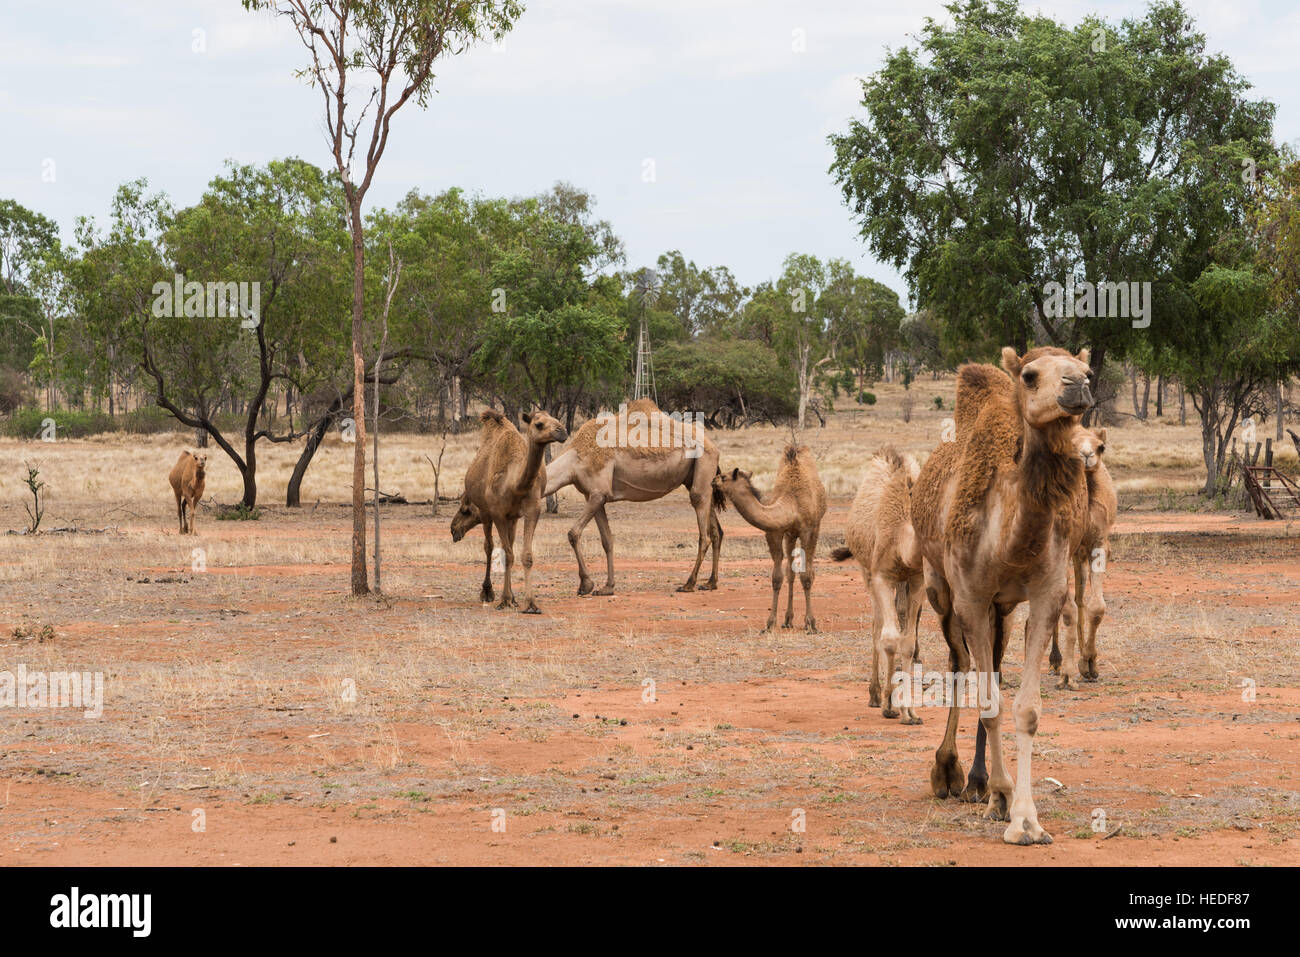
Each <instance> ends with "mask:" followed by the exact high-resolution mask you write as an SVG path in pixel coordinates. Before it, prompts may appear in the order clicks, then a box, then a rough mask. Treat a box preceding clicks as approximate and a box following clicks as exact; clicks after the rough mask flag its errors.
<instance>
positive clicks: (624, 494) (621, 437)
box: [545, 399, 726, 595]
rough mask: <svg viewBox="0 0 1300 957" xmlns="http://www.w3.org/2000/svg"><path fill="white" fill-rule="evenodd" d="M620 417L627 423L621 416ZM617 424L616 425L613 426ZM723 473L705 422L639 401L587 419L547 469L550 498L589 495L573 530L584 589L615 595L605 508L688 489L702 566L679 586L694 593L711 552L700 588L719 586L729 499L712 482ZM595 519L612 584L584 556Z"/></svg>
mask: <svg viewBox="0 0 1300 957" xmlns="http://www.w3.org/2000/svg"><path fill="white" fill-rule="evenodd" d="M620 419H621V421H620ZM611 424H613V426H614V427H613V428H611V427H610V426H611ZM717 473H718V450H717V447H716V446H714V444H713V443H712V442H711V441H709V438H708V436H707V435H705V434H704V427H703V426H702V425H700V424H699V423H698V422H682V421H680V420H677V419H674V418H672V417H671V416H668V415H665V414H664V413H663V412H661V411H660V410H659V408H658V407H657V406H656V405H655V404H654V403H653V402H652V401H650V400H649V399H636V400H634V401H633V402H632V403H631V404H630V405H629V406H628V407H627V409H626V413H624V412H623V411H622V410H620V413H619V416H617V417H615V416H613V415H611V414H609V413H603V414H602V415H601V416H597V417H596V418H594V419H589V420H588V421H586V422H584V423H583V424H582V426H581V427H580V428H579V429H578V431H577V432H575V433H574V434H573V441H572V442H570V443H569V446H568V448H566V449H565V450H564V451H563V452H561V453H560V454H559V455H558V456H556V458H555V460H554V461H552V462H551V463H550V465H548V466H547V467H546V475H547V482H546V490H545V494H546V495H554V494H555V493H556V492H558V491H559V490H560V489H562V488H564V487H565V486H566V485H572V486H573V487H574V488H576V489H577V490H578V491H579V492H580V493H582V495H583V496H584V497H585V498H586V500H587V503H586V507H585V508H584V509H583V511H582V515H581V516H579V518H578V521H577V522H576V523H575V524H574V526H573V528H571V529H569V545H570V547H572V548H573V554H574V557H575V558H577V560H578V594H579V595H612V594H614V536H613V533H612V532H611V531H610V527H609V517H608V516H607V515H606V514H605V506H606V505H607V504H609V503H610V502H652V501H654V500H655V499H657V498H663V497H664V496H665V495H667V494H668V493H669V492H671V491H673V490H674V489H676V488H680V487H682V486H685V487H686V490H687V491H688V492H689V493H690V499H691V507H692V508H693V509H695V520H696V523H697V525H698V527H699V538H698V541H697V545H696V550H695V566H694V567H693V568H692V569H691V574H690V577H689V578H687V579H686V583H685V584H684V585H682V586H681V587H680V588H678V589H677V590H678V591H683V592H689V591H695V587H696V586H695V582H696V578H697V576H698V575H699V573H700V565H701V564H703V562H704V555H705V552H706V551H707V550H708V549H709V548H712V550H713V570H712V572H711V573H710V575H709V580H708V581H707V582H705V583H704V584H703V585H700V586H699V587H700V589H701V590H703V591H712V590H713V589H715V588H717V587H718V558H719V553H720V551H721V549H722V525H721V523H719V521H718V516H717V512H718V511H719V510H721V509H723V508H726V500H725V499H724V498H722V496H721V495H720V494H718V493H717V492H716V491H713V490H711V489H710V487H709V483H710V482H711V481H712V480H713V476H714V475H716V474H717ZM593 518H594V519H595V520H596V527H597V528H598V529H599V530H600V544H601V546H602V547H603V548H604V550H605V584H604V585H603V586H602V587H601V588H594V585H593V583H592V580H591V576H590V575H589V574H587V563H586V562H585V561H583V558H582V546H581V540H582V532H583V529H585V528H586V527H587V523H588V522H590V521H591V520H592V519H593Z"/></svg>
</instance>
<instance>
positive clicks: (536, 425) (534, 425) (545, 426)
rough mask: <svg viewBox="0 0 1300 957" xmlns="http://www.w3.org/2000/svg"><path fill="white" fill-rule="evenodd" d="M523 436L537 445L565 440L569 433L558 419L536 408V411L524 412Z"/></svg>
mask: <svg viewBox="0 0 1300 957" xmlns="http://www.w3.org/2000/svg"><path fill="white" fill-rule="evenodd" d="M523 432H524V438H526V439H528V441H529V442H535V443H537V444H538V445H546V444H547V443H548V442H567V441H568V440H569V433H568V432H566V431H565V429H564V426H562V425H561V424H560V420H559V419H557V418H555V417H554V416H551V415H547V414H546V413H545V412H543V411H541V410H540V409H538V410H537V411H536V412H525V413H524V429H523Z"/></svg>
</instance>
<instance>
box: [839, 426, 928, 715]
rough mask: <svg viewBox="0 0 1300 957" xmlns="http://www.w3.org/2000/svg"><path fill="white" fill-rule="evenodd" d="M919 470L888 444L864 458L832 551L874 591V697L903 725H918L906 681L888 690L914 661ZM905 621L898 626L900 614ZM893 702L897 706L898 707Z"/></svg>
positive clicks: (921, 582)
mask: <svg viewBox="0 0 1300 957" xmlns="http://www.w3.org/2000/svg"><path fill="white" fill-rule="evenodd" d="M920 472H921V467H920V466H919V465H917V464H916V460H915V459H914V458H912V456H910V455H908V456H903V455H899V454H898V452H897V450H895V449H894V448H893V446H887V447H886V448H884V449H881V450H880V451H879V452H877V453H876V454H875V455H874V456H872V458H871V461H870V462H868V463H867V473H866V476H865V477H864V478H863V480H862V485H861V486H859V488H858V494H857V495H856V496H855V497H854V499H853V505H852V507H851V508H850V509H849V524H848V528H847V529H845V532H844V538H845V542H846V546H845V547H843V548H837V549H835V550H834V551H832V552H831V558H833V559H835V561H837V562H842V561H846V560H847V559H849V558H855V559H857V562H858V565H859V567H861V569H862V580H863V582H864V583H865V584H866V586H867V590H868V591H869V592H870V593H871V700H870V706H871V707H873V708H880V709H881V714H883V715H884V716H885V717H886V718H897V717H899V716H900V714H901V715H902V719H903V720H902V723H903V724H920V723H921V719H920V718H918V717H917V716H916V712H915V711H914V710H913V709H912V701H911V695H910V693H909V690H910V679H908V681H907V682H906V683H905V684H903V685H902V686H901V687H900V688H899V692H900V693H899V694H894V693H893V688H894V684H895V679H894V675H895V668H898V669H899V670H900V671H901V672H902V673H903V674H906V668H907V667H908V666H910V665H911V662H912V661H913V660H914V659H919V650H920V649H919V647H918V643H917V626H918V625H919V624H920V620H921V601H922V599H923V598H924V596H925V573H924V571H923V569H922V567H921V566H922V558H921V550H920V547H919V546H918V544H917V541H916V532H914V531H913V530H912V483H913V482H915V481H916V477H917V476H918V475H919V474H920ZM900 616H901V618H902V623H901V626H900V623H899V618H900ZM882 644H883V645H884V647H885V676H886V680H887V682H888V684H889V686H890V691H889V692H887V693H886V694H885V696H884V698H883V707H882V697H881V694H880V645H882ZM896 705H897V707H895V706H896Z"/></svg>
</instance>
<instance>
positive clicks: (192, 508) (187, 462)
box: [168, 450, 208, 535]
mask: <svg viewBox="0 0 1300 957" xmlns="http://www.w3.org/2000/svg"><path fill="white" fill-rule="evenodd" d="M207 467H208V455H207V453H206V452H190V451H189V450H186V451H184V452H182V453H181V457H180V458H178V459H177V460H176V464H175V465H173V466H172V473H171V475H169V476H168V480H169V481H170V482H171V483H172V491H173V492H175V493H176V517H177V518H179V519H180V523H181V534H182V535H185V534H187V533H188V534H190V535H193V534H194V513H195V512H197V511H198V508H199V499H201V498H203V480H204V477H205V476H206V474H207V472H206V470H207ZM187 510H188V511H189V516H188V519H187V517H186V514H185V513H186V511H187Z"/></svg>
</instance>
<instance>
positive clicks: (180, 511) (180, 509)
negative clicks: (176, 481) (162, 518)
mask: <svg viewBox="0 0 1300 957" xmlns="http://www.w3.org/2000/svg"><path fill="white" fill-rule="evenodd" d="M176 520H177V521H178V522H180V528H181V530H180V534H182V535H184V534H185V499H184V498H183V497H182V496H181V493H180V492H179V491H177V493H176Z"/></svg>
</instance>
